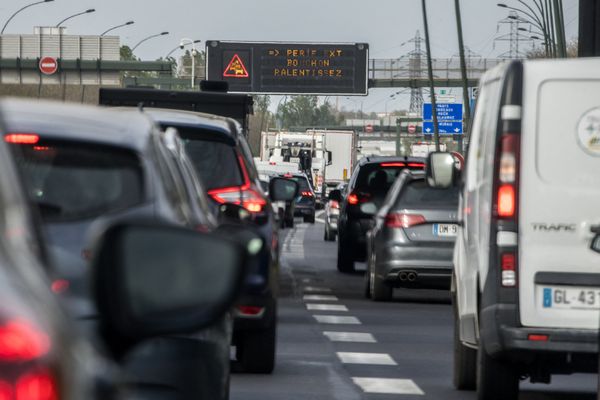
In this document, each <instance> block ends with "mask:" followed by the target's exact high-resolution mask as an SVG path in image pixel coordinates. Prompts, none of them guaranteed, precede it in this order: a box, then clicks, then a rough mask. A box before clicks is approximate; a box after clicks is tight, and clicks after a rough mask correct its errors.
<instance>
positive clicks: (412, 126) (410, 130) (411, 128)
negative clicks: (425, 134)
mask: <svg viewBox="0 0 600 400" xmlns="http://www.w3.org/2000/svg"><path fill="white" fill-rule="evenodd" d="M416 131H417V126H416V125H415V124H409V125H408V133H415V132H416Z"/></svg>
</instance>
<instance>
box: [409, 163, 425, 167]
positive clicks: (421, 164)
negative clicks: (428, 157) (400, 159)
mask: <svg viewBox="0 0 600 400" xmlns="http://www.w3.org/2000/svg"><path fill="white" fill-rule="evenodd" d="M408 166H409V167H411V168H425V164H423V163H408Z"/></svg>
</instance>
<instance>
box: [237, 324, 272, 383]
mask: <svg viewBox="0 0 600 400" xmlns="http://www.w3.org/2000/svg"><path fill="white" fill-rule="evenodd" d="M276 332H277V323H276V322H275V320H273V322H272V323H271V324H270V325H269V326H268V327H267V329H263V330H257V331H248V332H245V333H244V336H242V337H241V338H240V340H239V343H237V359H238V361H239V362H240V364H241V366H242V369H243V371H244V372H249V373H254V374H270V373H272V372H273V369H274V368H275V348H276V341H277V334H276Z"/></svg>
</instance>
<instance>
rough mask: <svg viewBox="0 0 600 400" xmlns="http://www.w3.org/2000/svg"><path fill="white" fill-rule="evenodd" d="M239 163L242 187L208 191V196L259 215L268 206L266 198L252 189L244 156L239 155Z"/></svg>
mask: <svg viewBox="0 0 600 400" xmlns="http://www.w3.org/2000/svg"><path fill="white" fill-rule="evenodd" d="M238 163H239V166H240V169H241V171H242V175H243V177H244V182H245V183H244V184H243V185H242V186H230V187H224V188H218V189H213V190H209V191H208V195H209V196H210V197H212V198H213V199H214V200H215V201H216V202H217V203H220V204H224V203H233V204H238V205H241V206H242V207H244V208H245V209H246V210H248V211H250V212H252V213H259V212H261V211H262V210H263V208H264V207H265V206H266V205H267V201H266V200H265V198H264V197H263V196H262V195H261V194H260V193H258V192H257V191H255V190H253V189H251V188H250V178H249V176H248V170H247V169H246V164H245V163H244V159H243V158H242V156H240V155H238Z"/></svg>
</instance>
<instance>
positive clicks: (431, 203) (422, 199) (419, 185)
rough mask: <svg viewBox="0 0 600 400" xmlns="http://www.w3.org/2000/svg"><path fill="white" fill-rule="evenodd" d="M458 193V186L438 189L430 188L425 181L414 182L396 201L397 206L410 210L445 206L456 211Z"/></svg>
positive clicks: (408, 185)
mask: <svg viewBox="0 0 600 400" xmlns="http://www.w3.org/2000/svg"><path fill="white" fill-rule="evenodd" d="M458 192H459V190H458V186H452V187H451V188H449V189H437V188H432V187H431V186H429V185H428V184H427V182H425V180H424V179H418V180H413V181H410V182H409V183H408V184H407V185H405V186H404V187H403V188H402V190H401V192H400V195H399V196H398V198H397V199H396V206H397V207H410V208H419V207H422V208H427V207H436V206H445V207H448V208H453V209H456V208H457V207H458Z"/></svg>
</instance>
